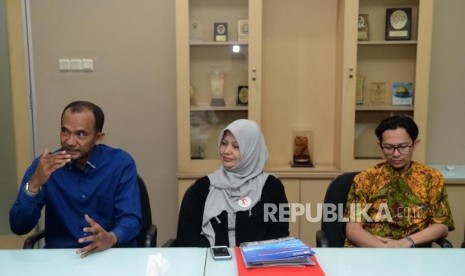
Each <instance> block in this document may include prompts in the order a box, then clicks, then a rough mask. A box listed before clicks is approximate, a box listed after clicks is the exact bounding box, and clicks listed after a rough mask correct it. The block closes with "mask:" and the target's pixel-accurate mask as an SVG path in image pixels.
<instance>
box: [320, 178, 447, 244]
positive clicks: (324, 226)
mask: <svg viewBox="0 0 465 276" xmlns="http://www.w3.org/2000/svg"><path fill="white" fill-rule="evenodd" d="M357 174H358V172H347V173H343V174H341V175H339V176H337V177H335V178H334V179H333V180H332V181H331V183H330V184H329V186H328V189H327V190H326V195H325V199H324V203H331V204H334V206H335V207H336V210H333V211H334V213H335V214H339V212H338V208H339V207H341V208H343V210H345V207H346V203H347V196H348V194H349V191H350V187H351V186H352V182H353V180H354V177H355V175H357ZM325 211H326V210H325V208H323V218H325V217H327V216H326V215H325V213H324V212H325ZM345 238H346V222H343V221H339V220H335V221H332V222H329V221H324V220H322V221H321V230H318V231H317V233H316V245H317V247H344V241H345ZM434 242H435V243H437V244H438V245H439V246H440V247H443V248H452V247H453V246H452V244H451V243H450V242H449V241H448V240H447V239H444V238H441V239H438V240H436V241H434Z"/></svg>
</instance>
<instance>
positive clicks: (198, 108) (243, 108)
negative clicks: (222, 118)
mask: <svg viewBox="0 0 465 276" xmlns="http://www.w3.org/2000/svg"><path fill="white" fill-rule="evenodd" d="M190 109H191V111H247V110H248V109H249V107H248V106H239V105H238V106H191V108H190Z"/></svg>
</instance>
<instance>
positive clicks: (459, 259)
mask: <svg viewBox="0 0 465 276" xmlns="http://www.w3.org/2000/svg"><path fill="white" fill-rule="evenodd" d="M314 250H315V252H316V258H317V260H318V262H319V263H320V266H321V267H322V268H323V270H324V272H325V273H326V275H328V276H338V275H344V276H346V275H377V276H383V275H389V276H392V275H409V276H410V275H421V276H428V275H434V276H436V275H447V276H455V275H462V276H463V275H465V249H459V248H454V249H440V248H414V249H368V248H314ZM158 253H160V254H161V255H162V256H163V257H164V258H165V259H166V260H167V261H168V262H169V264H170V267H169V269H168V271H167V273H166V274H165V275H164V276H170V275H180V276H184V275H188V276H195V275H206V276H218V275H220V276H228V275H231V276H233V275H237V266H236V259H235V257H236V256H235V254H234V250H231V253H232V254H233V259H232V260H222V261H216V260H213V258H212V257H211V254H210V252H209V249H206V248H132V249H110V250H107V251H104V252H100V253H96V254H92V255H90V256H88V257H86V258H83V259H81V258H80V257H79V256H78V255H76V254H75V250H74V249H32V250H0V275H1V276H10V275H11V276H16V275H19V276H23V275H26V276H33V275H47V276H49V275H50V276H55V275H56V276H74V275H79V276H92V275H108V276H118V275H124V276H127V275H129V276H137V275H142V276H144V275H146V269H147V260H148V257H149V256H150V255H155V254H158Z"/></svg>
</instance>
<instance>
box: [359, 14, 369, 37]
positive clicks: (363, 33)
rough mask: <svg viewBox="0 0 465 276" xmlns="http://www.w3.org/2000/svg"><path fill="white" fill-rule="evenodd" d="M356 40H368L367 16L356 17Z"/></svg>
mask: <svg viewBox="0 0 465 276" xmlns="http://www.w3.org/2000/svg"><path fill="white" fill-rule="evenodd" d="M357 29H358V36H357V37H358V40H359V41H364V40H365V41H366V40H370V25H369V20H368V14H359V15H358V24H357Z"/></svg>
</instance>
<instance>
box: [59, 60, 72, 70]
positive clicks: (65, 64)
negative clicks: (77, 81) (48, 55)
mask: <svg viewBox="0 0 465 276" xmlns="http://www.w3.org/2000/svg"><path fill="white" fill-rule="evenodd" d="M69 68H70V64H69V59H67V58H60V59H59V60H58V70H60V71H61V72H68V71H69Z"/></svg>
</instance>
